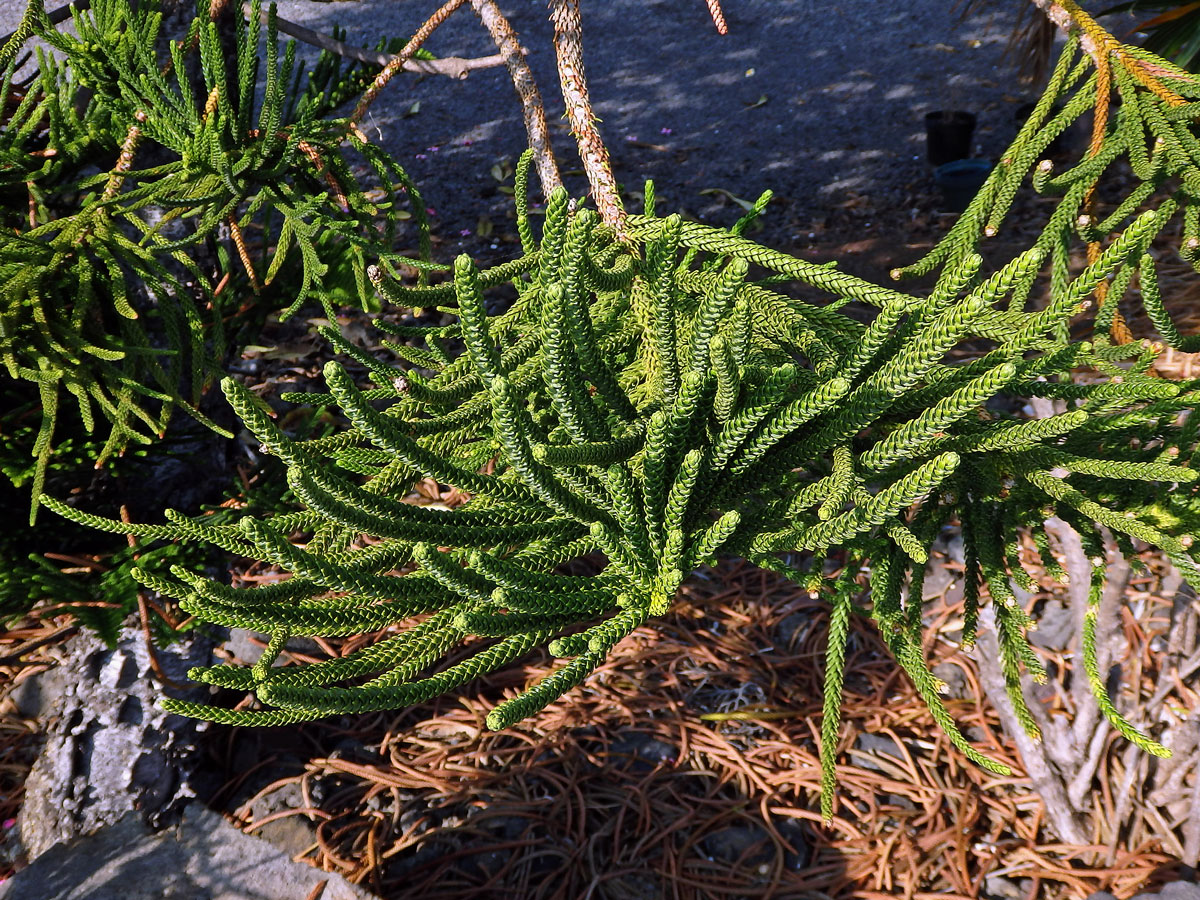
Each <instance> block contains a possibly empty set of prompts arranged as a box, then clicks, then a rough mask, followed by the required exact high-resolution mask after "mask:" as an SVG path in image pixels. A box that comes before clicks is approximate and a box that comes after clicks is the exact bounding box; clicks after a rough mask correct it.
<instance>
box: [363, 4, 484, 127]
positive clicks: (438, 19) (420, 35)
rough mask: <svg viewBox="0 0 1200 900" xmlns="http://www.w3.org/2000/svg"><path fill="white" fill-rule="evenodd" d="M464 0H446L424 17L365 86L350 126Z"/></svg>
mask: <svg viewBox="0 0 1200 900" xmlns="http://www.w3.org/2000/svg"><path fill="white" fill-rule="evenodd" d="M465 2H466V0H446V2H445V3H443V4H442V5H441V6H440V7H438V9H437V10H436V11H435V12H434V14H433V15H431V16H430V17H429V18H428V19H426V20H425V21H424V22H423V23H422V24H421V27H420V28H418V29H417V31H416V34H414V35H413V36H412V37H411V38H410V39H409V41H408V43H407V44H405V45H404V46H403V47H402V48H401V49H400V52H399V53H397V54H396V55H395V56H393V57H392V58H391V60H389V61H388V64H387V65H386V66H384V67H383V70H382V71H381V72H380V73H379V74H378V75H376V76H375V80H374V81H373V82H371V86H370V87H369V88H367V90H366V92H365V93H364V94H363V95H362V98H361V99H360V100H359V101H358V106H356V107H354V112H353V113H351V114H350V124H351V126H357V125H358V123H359V122H361V121H362V117H363V116H365V115H366V114H367V110H368V109H369V108H370V106H371V104H372V103H374V102H375V98H376V97H378V96H379V93H380V92H381V91H382V90H383V89H384V88H385V87H387V84H388V82H389V81H391V80H392V78H393V77H394V76H395V74H396V73H397V72H399V71H400V70H401V69H402V68H404V64H405V63H406V62H407V61H409V60H411V59H412V56H413V54H414V53H416V52H417V51H418V50H420V49H421V45H422V44H424V43H425V41H427V40H428V39H429V36H430V35H431V34H433V33H434V32H435V31H436V30H437V28H438V26H439V25H441V24H442V23H443V22H445V21H446V19H448V18H449V17H450V14H451V13H453V12H454V11H455V10H456V9H458V8H459V7H460V6H462V5H463V3H465Z"/></svg>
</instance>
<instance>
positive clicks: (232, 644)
mask: <svg viewBox="0 0 1200 900" xmlns="http://www.w3.org/2000/svg"><path fill="white" fill-rule="evenodd" d="M266 642H267V636H266V635H265V634H260V633H259V632H257V631H248V630H247V629H245V628H230V629H229V640H227V641H226V642H225V649H226V650H227V651H229V652H230V653H231V654H233V656H234V657H235V658H236V659H237V660H238V661H239V662H243V663H247V664H253V663H256V662H258V658H259V657H260V656H262V652H263V645H264V644H266ZM285 647H286V648H287V649H288V650H291V651H294V652H296V653H320V652H321V648H320V647H318V646H317V642H316V641H314V640H313V639H312V638H306V637H294V638H290V639H289V640H288V642H287V644H286V645H285ZM275 665H277V666H278V665H282V662H281V661H280V660H276V661H275Z"/></svg>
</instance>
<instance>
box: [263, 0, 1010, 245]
mask: <svg viewBox="0 0 1200 900" xmlns="http://www.w3.org/2000/svg"><path fill="white" fill-rule="evenodd" d="M500 5H501V7H502V8H503V10H504V12H505V14H506V15H507V16H508V17H509V19H510V21H511V22H512V23H513V26H514V28H516V30H517V31H518V32H519V34H520V36H521V39H522V42H523V44H524V45H525V46H526V48H527V49H528V50H529V57H528V58H529V63H530V66H531V67H532V69H533V71H534V74H535V76H536V78H537V81H538V84H539V86H540V88H541V91H542V96H543V99H544V100H545V102H546V107H547V119H548V121H549V122H550V123H551V125H552V131H553V132H554V140H555V146H556V149H557V153H558V157H559V160H560V164H561V165H562V167H563V169H564V170H566V171H568V172H569V171H570V170H572V169H573V168H575V167H577V166H578V163H577V160H576V157H575V156H574V153H573V151H572V142H571V139H570V135H569V134H568V132H567V128H566V124H565V121H564V120H563V119H562V109H563V107H562V101H561V98H560V97H559V96H558V79H557V74H556V72H555V68H554V54H553V50H552V47H551V43H550V40H551V33H552V32H551V27H550V23H549V20H548V18H547V15H546V4H545V2H544V0H508V2H502V3H501V4H500ZM724 6H725V7H726V16H727V18H728V22H729V34H728V35H725V36H721V35H719V34H717V32H716V30H715V28H714V27H713V25H712V22H711V21H710V20H709V18H708V13H707V10H706V8H705V5H704V3H703V2H702V0H604V2H597V0H585V2H583V4H582V7H583V22H584V56H585V60H586V63H587V67H588V76H589V80H590V83H591V88H592V94H593V102H594V106H595V109H596V112H597V115H598V116H599V117H600V119H601V123H600V128H601V132H602V134H603V135H604V137H605V140H606V142H607V143H608V145H609V148H610V151H611V153H612V156H613V164H614V169H615V172H616V174H617V178H618V180H619V181H620V182H621V183H622V186H623V187H624V189H625V190H627V191H636V192H640V191H641V188H642V183H643V181H644V180H645V179H646V178H647V177H650V178H653V179H654V180H655V183H656V186H657V189H658V194H659V197H660V208H661V209H665V210H668V211H670V210H682V211H685V212H687V213H690V214H692V215H695V216H697V217H702V218H714V219H716V220H719V221H727V220H732V218H735V217H736V215H737V214H739V213H740V210H738V209H737V207H736V206H734V205H733V204H732V203H731V201H730V200H729V198H728V197H726V196H724V195H722V194H719V193H717V194H702V193H701V191H706V190H709V189H713V188H718V189H722V190H725V191H729V192H730V193H731V194H733V195H734V196H737V197H741V198H746V199H751V200H752V199H753V198H754V197H756V196H757V195H758V194H759V193H761V192H762V191H763V190H765V189H767V188H770V189H771V190H772V191H774V192H775V194H776V196H777V198H778V200H777V201H776V203H775V204H773V206H772V210H771V215H770V216H769V217H768V221H767V223H766V224H767V227H768V231H769V234H767V235H763V236H762V237H764V238H766V239H769V240H771V241H772V242H773V243H776V244H777V245H779V246H781V247H792V248H797V249H799V248H802V247H803V246H804V245H805V243H806V242H807V240H808V233H809V232H813V233H814V234H815V233H819V232H820V231H821V228H822V225H823V223H824V221H825V219H826V217H827V210H829V209H830V208H836V207H838V206H839V205H842V204H858V203H861V200H860V199H859V198H862V197H869V198H870V201H869V202H870V205H871V206H872V207H873V208H875V209H878V210H880V211H881V212H885V211H886V212H889V213H891V214H893V215H896V214H900V215H903V214H905V213H907V212H908V211H909V207H910V206H911V205H912V198H913V195H914V192H919V191H921V190H928V184H929V181H930V176H929V169H928V166H927V165H926V163H925V160H924V126H923V116H924V114H925V113H926V112H928V111H930V110H933V109H939V108H964V109H969V110H971V111H973V112H975V113H977V114H978V116H979V129H978V132H977V141H978V147H977V151H978V152H980V153H982V154H983V155H991V156H993V157H994V156H995V155H996V154H997V153H998V152H999V151H1000V150H1001V149H1002V148H1003V147H1004V145H1005V143H1006V142H1007V141H1008V139H1009V138H1010V137H1011V136H1012V135H1013V134H1014V133H1015V123H1014V120H1013V110H1014V109H1015V107H1016V106H1017V105H1018V104H1019V103H1020V102H1022V101H1024V100H1025V99H1026V97H1025V96H1024V95H1022V93H1021V91H1020V90H1019V89H1016V87H1015V85H1014V84H1013V77H1012V70H1011V67H1010V66H1009V65H1008V64H1007V62H1006V61H1005V60H1004V59H1003V56H1004V46H1005V43H1006V42H1007V39H1008V34H1009V32H1010V30H1011V26H1012V22H1013V19H1014V18H1015V16H1016V13H1017V11H1018V10H1019V8H1020V7H1019V5H1018V4H1015V3H1014V4H997V8H996V10H995V12H994V13H993V14H992V15H989V16H982V15H980V16H975V17H973V18H971V19H969V20H967V21H965V22H963V21H960V20H959V18H958V15H957V13H956V12H955V11H954V10H953V9H952V7H953V3H952V2H951V0H907V2H892V3H887V4H879V8H881V9H882V10H883V12H882V14H881V15H879V16H878V17H877V18H876V19H874V20H868V19H866V18H863V17H862V16H861V4H852V3H848V2H841V3H827V2H817V0H727V2H726V3H725V4H724ZM431 8H432V4H431V3H417V2H412V0H408V2H404V3H394V2H393V3H386V2H379V0H351V2H337V3H314V2H310V0H285V2H283V3H282V4H280V7H279V11H280V15H282V16H284V17H285V18H287V19H291V20H293V21H296V22H300V23H303V24H305V25H307V26H308V27H310V28H313V29H316V30H329V29H330V28H331V27H332V26H333V25H340V26H341V27H343V28H345V29H347V31H348V39H349V40H350V41H351V42H359V43H373V41H374V40H377V39H378V37H379V36H380V35H389V36H393V35H405V34H408V33H411V31H413V30H414V29H415V28H416V26H417V25H418V24H419V22H420V20H421V18H422V17H423V16H424V15H426V14H427V13H428V11H429V9H431ZM856 8H857V10H856ZM427 46H428V47H429V48H430V49H431V50H432V51H433V52H434V53H436V54H438V55H460V56H477V55H480V56H481V55H488V54H490V53H492V52H494V50H493V48H492V46H491V44H490V43H489V39H488V36H487V33H486V32H485V31H484V29H483V28H482V27H481V26H480V25H479V23H478V21H477V20H476V18H475V16H474V15H473V14H471V13H470V12H469V11H467V10H465V9H464V10H463V11H460V12H459V13H457V14H456V15H455V16H453V17H452V18H451V19H450V20H449V21H448V22H447V23H446V24H445V25H443V26H442V27H441V28H440V29H439V30H438V31H437V32H436V33H435V34H434V35H433V37H432V38H431V39H430V41H429V42H428V44H427ZM388 90H389V93H388V94H386V95H385V96H384V97H383V99H382V100H381V102H380V103H379V104H378V106H377V107H376V108H374V110H373V111H372V115H371V121H370V122H369V123H368V124H369V125H370V126H371V127H370V128H369V129H368V130H369V131H370V133H371V134H372V135H373V136H374V137H375V138H376V139H378V140H381V141H382V143H383V145H384V146H385V147H386V148H387V149H388V150H389V151H391V152H392V153H393V154H394V155H395V156H396V157H397V158H398V159H399V160H400V161H401V163H402V164H403V165H404V166H405V167H407V168H408V169H409V171H410V173H411V174H412V175H413V176H414V178H416V179H417V182H418V184H420V185H421V186H422V188H423V190H424V191H425V194H426V198H427V200H428V202H429V205H430V206H432V207H433V208H434V209H435V210H437V212H438V217H437V219H436V222H437V224H438V230H439V231H440V233H441V234H442V235H443V236H444V237H447V238H449V237H459V232H460V231H462V230H474V228H475V226H476V223H477V219H478V217H479V215H480V213H481V211H482V209H483V207H481V203H480V201H481V200H483V201H485V204H486V202H487V201H488V200H489V198H491V205H492V210H494V211H496V212H500V213H501V214H503V213H504V212H506V211H507V205H508V201H507V199H506V198H504V196H503V195H500V196H499V197H496V196H495V194H496V188H497V186H498V185H497V182H496V180H495V179H494V178H493V176H492V175H491V174H490V170H491V168H492V166H493V165H495V164H497V163H500V164H501V165H503V163H504V161H505V160H513V159H515V157H516V156H517V155H519V153H520V152H521V150H522V149H523V148H524V146H525V135H524V129H523V127H522V125H521V118H520V109H519V106H518V104H517V102H516V97H515V94H514V92H513V90H512V87H511V83H510V82H509V80H508V77H507V73H506V72H505V71H504V70H503V69H493V70H483V71H477V72H475V73H473V74H472V75H471V77H470V78H469V79H467V80H466V81H463V82H461V83H455V82H450V81H447V80H446V79H441V78H424V79H418V78H415V77H411V76H407V77H406V78H405V79H404V80H403V81H400V82H399V83H393V85H392V86H390V87H389V89H388ZM418 102H419V104H420V107H419V112H418V113H417V114H416V115H415V116H410V117H407V118H405V117H404V115H403V114H404V113H405V112H406V111H408V110H409V109H411V108H412V106H413V104H414V103H418ZM435 148H436V149H435ZM568 184H569V185H570V186H571V187H572V189H573V190H575V191H577V192H580V193H582V192H583V191H585V190H586V184H585V183H584V182H583V180H582V178H581V177H575V178H571V177H568ZM636 207H637V204H636V201H634V203H633V204H632V205H631V208H636ZM861 225H862V227H863V228H864V229H865V228H866V227H867V226H866V223H865V222H863V223H861ZM871 227H877V223H872V224H871ZM463 237H467V236H463Z"/></svg>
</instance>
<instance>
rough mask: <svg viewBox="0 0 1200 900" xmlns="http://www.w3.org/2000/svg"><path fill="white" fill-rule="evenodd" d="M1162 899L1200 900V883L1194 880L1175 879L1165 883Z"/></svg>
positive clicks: (1160, 895)
mask: <svg viewBox="0 0 1200 900" xmlns="http://www.w3.org/2000/svg"><path fill="white" fill-rule="evenodd" d="M1158 896H1159V897H1160V900H1200V884H1196V883H1195V882H1194V881H1173V882H1171V883H1170V884H1166V885H1163V889H1162V892H1161V893H1160V894H1159V895H1158Z"/></svg>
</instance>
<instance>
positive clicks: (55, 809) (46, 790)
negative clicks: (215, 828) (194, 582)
mask: <svg viewBox="0 0 1200 900" xmlns="http://www.w3.org/2000/svg"><path fill="white" fill-rule="evenodd" d="M211 651H212V642H211V641H210V640H208V639H206V638H204V637H203V636H199V635H197V636H196V637H194V638H192V639H191V640H189V641H186V642H180V643H178V644H174V645H172V646H170V647H165V648H160V649H159V650H158V658H159V661H160V663H161V665H162V667H163V669H164V671H165V672H166V674H167V676H168V677H169V678H170V679H171V680H172V681H176V682H186V672H187V670H188V669H189V668H190V667H191V666H194V665H202V664H207V663H210V662H211ZM52 655H53V656H54V657H55V658H56V659H57V661H58V665H57V666H56V667H55V668H53V669H50V670H48V671H47V672H45V673H44V674H42V675H40V676H38V677H36V678H33V679H29V680H27V681H25V682H24V683H23V684H22V685H21V690H20V691H19V692H17V696H16V698H15V700H16V702H17V704H18V707H19V708H20V709H21V714H22V715H25V716H28V717H31V718H36V719H38V720H39V721H41V722H43V723H44V724H45V729H46V734H45V740H44V743H43V746H42V750H41V752H40V753H39V755H38V758H37V759H36V761H35V762H34V764H33V768H32V770H31V771H30V773H29V778H28V780H27V781H26V784H25V803H24V807H23V808H22V810H21V815H20V817H19V823H18V824H19V829H18V834H19V840H20V843H21V847H22V849H23V851H24V855H25V856H26V858H29V859H34V858H36V857H38V856H40V855H41V854H42V853H44V852H45V851H46V850H48V849H49V848H50V847H52V846H54V845H55V844H59V843H62V842H64V841H70V840H72V839H74V838H76V837H78V836H80V835H83V834H87V833H89V832H92V831H95V830H96V829H97V828H100V827H101V826H104V825H110V824H113V823H115V822H117V821H118V820H119V819H121V817H122V816H124V815H125V814H126V813H127V812H129V811H130V810H131V809H133V810H138V811H139V813H140V816H141V818H142V820H143V821H144V822H146V823H147V824H149V825H159V824H163V823H166V822H169V821H170V820H171V818H172V817H173V816H175V815H177V814H178V812H179V811H180V810H181V809H182V808H183V806H184V805H185V804H186V803H187V802H188V801H189V800H190V799H191V798H193V797H194V796H196V793H197V791H196V785H195V783H194V781H193V778H192V775H193V774H194V772H195V771H196V769H197V768H198V765H197V763H198V754H197V750H196V739H197V736H198V735H199V733H200V732H201V731H202V730H203V729H204V728H206V727H207V726H206V725H205V724H204V723H198V722H195V721H192V720H190V719H184V718H182V717H180V716H175V715H170V714H168V713H166V712H164V711H163V710H161V709H160V708H159V706H158V703H159V701H160V700H161V699H162V697H163V696H164V695H163V687H162V685H161V684H160V683H159V682H158V681H157V680H156V679H155V678H154V677H153V675H152V674H151V670H150V659H149V655H148V653H147V650H146V644H145V640H144V638H143V636H142V634H141V632H140V631H137V630H134V629H126V630H125V631H123V632H122V633H121V636H120V639H119V641H118V643H117V646H116V648H115V649H111V650H110V649H109V648H108V647H106V646H105V645H104V643H103V642H102V641H100V639H99V638H97V637H96V636H95V635H93V634H91V633H87V632H81V633H80V634H78V635H76V636H75V637H73V638H71V640H69V641H67V642H66V643H65V644H63V645H62V647H60V648H57V649H56V650H54V651H52ZM186 696H188V697H189V699H194V700H203V699H205V698H206V697H207V692H206V689H204V688H202V687H200V686H196V688H195V689H194V690H192V691H189V692H187V694H186Z"/></svg>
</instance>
